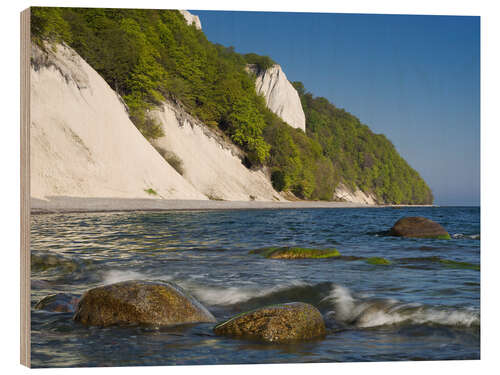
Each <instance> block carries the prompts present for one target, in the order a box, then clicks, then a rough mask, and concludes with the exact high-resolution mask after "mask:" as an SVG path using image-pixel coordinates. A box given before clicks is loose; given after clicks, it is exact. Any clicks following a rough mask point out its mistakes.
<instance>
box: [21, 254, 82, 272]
mask: <svg viewBox="0 0 500 375" xmlns="http://www.w3.org/2000/svg"><path fill="white" fill-rule="evenodd" d="M77 268H78V264H77V262H75V261H74V260H72V259H69V258H66V257H64V256H62V255H59V254H49V253H41V254H33V253H32V254H31V270H32V271H34V272H43V271H47V270H50V269H59V270H61V271H62V272H74V271H76V269H77Z"/></svg>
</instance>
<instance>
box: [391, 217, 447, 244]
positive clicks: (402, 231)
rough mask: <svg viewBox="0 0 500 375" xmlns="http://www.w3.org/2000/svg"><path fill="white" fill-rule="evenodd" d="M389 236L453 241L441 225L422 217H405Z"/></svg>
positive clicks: (395, 225)
mask: <svg viewBox="0 0 500 375" xmlns="http://www.w3.org/2000/svg"><path fill="white" fill-rule="evenodd" d="M388 235H389V236H396V237H412V238H433V239H440V240H449V239H451V237H450V234H449V233H448V232H447V231H446V229H444V228H443V226H442V225H441V224H439V223H436V222H435V221H432V220H430V219H427V218H425V217H421V216H414V217H404V218H402V219H399V220H398V221H397V222H396V224H394V226H393V227H392V228H391V229H390V230H389V232H388Z"/></svg>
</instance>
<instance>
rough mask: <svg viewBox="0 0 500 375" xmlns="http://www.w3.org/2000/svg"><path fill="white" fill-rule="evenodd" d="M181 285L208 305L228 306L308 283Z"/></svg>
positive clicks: (186, 283) (187, 283)
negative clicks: (222, 285)
mask: <svg viewBox="0 0 500 375" xmlns="http://www.w3.org/2000/svg"><path fill="white" fill-rule="evenodd" d="M180 284H181V286H183V287H184V288H186V289H188V290H190V291H191V293H192V294H193V295H194V296H195V297H196V298H198V299H199V300H200V301H202V302H204V303H206V304H208V305H212V306H215V305H218V306H228V305H233V304H236V303H241V302H245V301H248V300H250V299H252V298H257V297H263V296H266V295H269V294H272V293H276V292H279V291H282V290H285V289H289V288H292V287H297V286H306V285H309V284H307V283H305V282H302V281H293V282H290V283H286V284H281V285H276V286H272V287H264V288H263V287H261V286H259V285H257V284H252V285H245V286H233V287H227V288H222V287H215V286H204V285H199V284H198V285H195V284H192V283H189V282H184V283H182V282H181V283H180Z"/></svg>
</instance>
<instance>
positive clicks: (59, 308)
mask: <svg viewBox="0 0 500 375" xmlns="http://www.w3.org/2000/svg"><path fill="white" fill-rule="evenodd" d="M77 304H78V297H77V296H75V295H72V294H67V293H57V294H51V295H50V296H47V297H44V298H42V299H41V300H40V301H39V302H38V303H37V304H36V305H35V310H45V311H52V312H61V313H65V312H75V311H76V306H77Z"/></svg>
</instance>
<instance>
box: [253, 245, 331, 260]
mask: <svg viewBox="0 0 500 375" xmlns="http://www.w3.org/2000/svg"><path fill="white" fill-rule="evenodd" d="M250 254H260V255H262V256H264V257H266V258H268V259H311V258H313V259H314V258H331V257H338V256H340V253H339V251H338V250H337V249H306V248H301V247H266V248H263V249H257V250H251V251H250Z"/></svg>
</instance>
